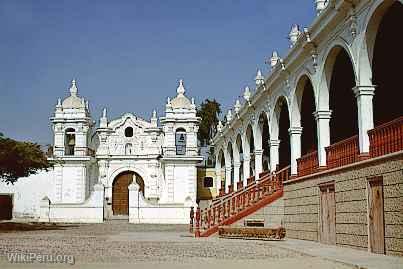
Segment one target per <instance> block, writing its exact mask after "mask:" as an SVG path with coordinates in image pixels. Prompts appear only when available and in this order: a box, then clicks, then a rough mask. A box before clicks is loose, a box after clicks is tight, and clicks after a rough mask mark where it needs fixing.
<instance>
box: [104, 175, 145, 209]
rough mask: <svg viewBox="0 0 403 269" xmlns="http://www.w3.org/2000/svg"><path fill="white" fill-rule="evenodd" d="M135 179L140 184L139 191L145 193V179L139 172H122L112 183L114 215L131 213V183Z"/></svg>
mask: <svg viewBox="0 0 403 269" xmlns="http://www.w3.org/2000/svg"><path fill="white" fill-rule="evenodd" d="M133 180H135V181H136V183H137V184H138V185H139V187H140V189H139V191H140V192H141V193H143V195H144V181H143V178H142V177H141V176H140V175H138V174H137V173H134V172H131V171H126V172H122V173H120V174H119V175H118V176H116V178H115V179H114V181H113V184H112V211H113V215H118V216H119V215H123V216H127V215H129V189H128V187H129V185H130V184H132V182H133Z"/></svg>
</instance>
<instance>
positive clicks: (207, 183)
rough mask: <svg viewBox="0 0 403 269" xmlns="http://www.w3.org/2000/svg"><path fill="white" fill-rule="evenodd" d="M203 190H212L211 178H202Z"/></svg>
mask: <svg viewBox="0 0 403 269" xmlns="http://www.w3.org/2000/svg"><path fill="white" fill-rule="evenodd" d="M203 185H204V187H205V188H212V187H213V178H212V177H204V183H203Z"/></svg>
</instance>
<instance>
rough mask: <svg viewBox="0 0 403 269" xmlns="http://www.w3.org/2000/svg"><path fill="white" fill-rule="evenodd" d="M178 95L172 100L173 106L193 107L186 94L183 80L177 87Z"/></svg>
mask: <svg viewBox="0 0 403 269" xmlns="http://www.w3.org/2000/svg"><path fill="white" fill-rule="evenodd" d="M176 92H177V93H178V95H177V96H176V97H175V98H174V99H173V100H172V101H171V106H172V108H191V107H192V103H191V101H190V100H189V99H188V98H187V97H186V96H185V87H184V86H183V80H180V81H179V86H178V88H177V89H176Z"/></svg>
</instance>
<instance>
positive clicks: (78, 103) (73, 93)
mask: <svg viewBox="0 0 403 269" xmlns="http://www.w3.org/2000/svg"><path fill="white" fill-rule="evenodd" d="M77 92H78V89H77V85H76V81H75V80H73V81H72V82H71V86H70V96H69V97H67V98H66V99H64V100H63V103H62V107H63V108H85V103H84V100H82V99H81V98H80V97H78V96H77Z"/></svg>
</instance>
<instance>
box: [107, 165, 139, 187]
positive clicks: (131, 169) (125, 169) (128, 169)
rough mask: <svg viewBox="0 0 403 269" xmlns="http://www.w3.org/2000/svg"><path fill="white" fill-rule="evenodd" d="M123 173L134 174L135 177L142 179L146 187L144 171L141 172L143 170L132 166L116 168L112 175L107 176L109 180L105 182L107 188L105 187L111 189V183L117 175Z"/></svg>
mask: <svg viewBox="0 0 403 269" xmlns="http://www.w3.org/2000/svg"><path fill="white" fill-rule="evenodd" d="M123 172H134V173H136V174H137V175H139V176H140V177H141V178H142V179H143V181H144V185H146V177H145V175H146V173H145V171H144V170H143V169H141V168H139V167H132V166H126V165H125V166H121V167H119V168H116V169H115V170H114V171H113V172H112V173H111V175H110V176H109V179H108V181H107V186H105V187H110V188H111V187H112V185H113V181H114V180H115V178H116V177H117V176H118V175H119V174H121V173H123Z"/></svg>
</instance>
